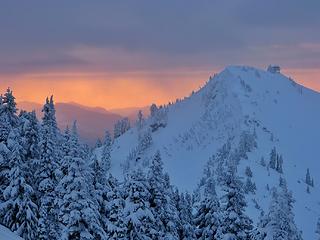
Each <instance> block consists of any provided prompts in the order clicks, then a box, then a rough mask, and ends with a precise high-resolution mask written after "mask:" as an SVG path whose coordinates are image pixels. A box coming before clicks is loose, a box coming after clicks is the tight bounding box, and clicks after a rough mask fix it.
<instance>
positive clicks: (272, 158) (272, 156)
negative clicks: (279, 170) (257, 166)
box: [269, 147, 277, 169]
mask: <svg viewBox="0 0 320 240" xmlns="http://www.w3.org/2000/svg"><path fill="white" fill-rule="evenodd" d="M276 163H277V151H276V148H275V147H274V148H273V149H272V150H271V153H270V161H269V167H270V168H271V169H276Z"/></svg>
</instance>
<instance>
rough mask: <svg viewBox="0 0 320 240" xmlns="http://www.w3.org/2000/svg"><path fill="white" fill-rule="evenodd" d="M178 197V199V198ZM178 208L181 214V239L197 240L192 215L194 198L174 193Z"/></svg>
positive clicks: (179, 232)
mask: <svg viewBox="0 0 320 240" xmlns="http://www.w3.org/2000/svg"><path fill="white" fill-rule="evenodd" d="M177 195H178V197H177ZM174 200H175V202H176V208H177V210H178V212H179V223H178V234H179V239H182V240H191V239H194V238H195V229H194V224H193V215H192V197H191V195H190V194H189V193H185V194H183V193H181V195H180V196H179V192H175V193H174Z"/></svg>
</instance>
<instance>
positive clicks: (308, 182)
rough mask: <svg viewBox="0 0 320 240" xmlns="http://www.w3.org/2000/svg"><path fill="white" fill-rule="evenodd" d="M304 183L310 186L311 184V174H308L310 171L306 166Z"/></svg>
mask: <svg viewBox="0 0 320 240" xmlns="http://www.w3.org/2000/svg"><path fill="white" fill-rule="evenodd" d="M305 181H306V184H307V185H309V186H311V184H312V181H311V176H310V171H309V168H307V173H306V180H305Z"/></svg>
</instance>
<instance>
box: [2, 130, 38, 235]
mask: <svg viewBox="0 0 320 240" xmlns="http://www.w3.org/2000/svg"><path fill="white" fill-rule="evenodd" d="M21 139H22V137H21V133H20V131H19V129H14V130H12V131H11V132H10V134H9V136H8V147H9V149H10V150H11V153H10V157H9V168H10V171H9V172H8V180H9V185H8V186H7V187H6V189H5V190H4V191H3V198H4V202H3V203H2V204H1V205H0V213H1V216H2V218H3V220H2V222H3V224H4V225H5V226H7V227H8V228H10V229H11V230H12V231H16V232H17V233H18V234H19V235H20V236H21V237H23V238H24V239H27V240H28V239H30V240H31V239H36V237H37V223H38V207H37V205H36V203H35V202H34V199H35V198H34V191H33V188H32V186H31V185H30V183H28V182H27V181H28V180H30V179H29V178H28V174H27V171H28V168H29V167H30V166H29V165H28V164H27V163H26V162H25V159H26V158H25V153H24V149H23V147H22V146H21Z"/></svg>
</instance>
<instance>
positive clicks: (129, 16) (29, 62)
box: [0, 0, 320, 94]
mask: <svg viewBox="0 0 320 240" xmlns="http://www.w3.org/2000/svg"><path fill="white" fill-rule="evenodd" d="M319 9H320V2H319V1H317V0H310V1H307V2H305V1H299V0H291V1H290V0H285V1H276V0H270V1H255V0H244V1H210V0H204V1H191V0H178V1H169V0H163V1H158V2H150V1H147V0H142V1H139V2H133V1H128V0H125V1H84V0H77V1H76V0H70V1H54V2H51V1H39V0H30V1H27V2H21V1H17V0H12V1H4V2H2V3H1V8H0V28H1V38H0V53H1V54H0V77H1V78H4V77H5V78H6V79H7V81H9V83H10V81H11V82H17V81H20V82H21V83H23V82H27V81H28V79H29V81H30V77H26V75H28V76H30V75H33V76H34V75H37V74H38V75H39V76H40V75H42V76H49V75H50V76H51V77H50V78H46V79H44V80H43V81H49V79H52V81H64V79H66V78H68V81H74V82H77V81H78V82H79V78H78V77H77V74H78V75H79V74H80V75H81V76H82V77H83V75H85V74H87V75H88V76H89V75H90V76H96V75H98V74H99V73H102V75H103V76H109V77H104V78H103V79H104V80H102V78H101V77H100V78H99V79H100V80H101V81H105V84H108V82H113V81H114V80H115V79H120V78H121V77H123V76H124V75H125V76H126V77H127V78H126V80H127V81H128V83H130V81H131V82H132V83H133V81H135V82H136V83H137V82H139V81H138V80H137V79H138V77H137V76H138V75H139V76H140V78H143V81H149V82H150V84H149V85H150V86H151V85H156V86H157V87H166V86H168V84H170V86H173V85H174V83H175V84H176V85H181V84H184V80H183V79H184V78H185V77H186V76H189V74H188V73H191V72H193V74H196V73H199V72H201V74H198V77H197V78H195V82H197V84H199V79H198V78H199V77H200V76H201V77H204V76H207V77H208V76H209V75H210V74H211V73H212V72H213V71H215V70H217V69H222V68H223V67H225V66H226V65H233V64H243V65H254V66H257V67H265V66H266V65H268V64H269V63H276V64H279V65H281V66H282V67H283V68H285V69H290V70H292V71H290V73H292V74H293V75H295V73H297V72H299V73H303V74H302V75H301V74H298V75H295V76H299V77H300V78H303V79H300V80H299V81H300V82H305V83H307V85H308V86H310V87H313V88H316V89H318V90H320V87H318V86H319V85H320V83H319V81H320V78H319V76H320V71H319V69H320V61H319V59H320V32H319V30H318V29H319V26H320V15H319ZM183 71H185V72H186V73H185V74H182V75H183V76H182V75H181V74H180V75H179V73H180V72H183ZM164 72H166V73H167V75H170V74H171V75H170V76H167V77H165V78H161V77H159V76H161V74H164ZM315 72H317V74H315ZM55 74H56V75H55ZM70 75H73V76H74V77H73V78H71V77H70ZM110 75H112V76H113V78H111V77H110ZM177 75H179V77H177ZM52 76H55V78H53V77H52ZM190 76H192V74H191V75H190ZM311 77H312V78H314V77H316V78H317V79H313V80H310V79H311ZM34 79H35V78H34ZM37 79H38V78H37ZM72 79H73V80H72ZM82 79H83V78H82ZM94 79H96V78H91V79H87V81H91V82H92V81H94ZM130 79H131V80H130ZM37 81H41V80H40V79H38V80H37ZM141 81H142V80H140V82H141ZM188 81H189V80H188ZM204 81H205V79H202V82H204ZM2 84H3V83H2ZM2 84H1V87H3V86H2ZM185 84H189V83H185ZM194 85H195V84H190V85H189V87H191V86H194ZM181 94H182V93H181Z"/></svg>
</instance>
